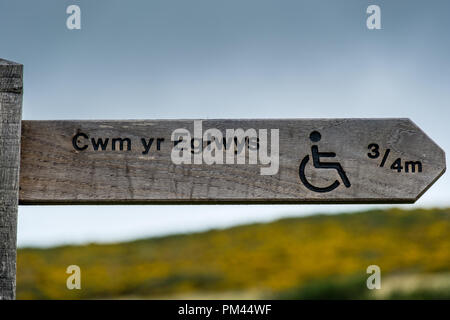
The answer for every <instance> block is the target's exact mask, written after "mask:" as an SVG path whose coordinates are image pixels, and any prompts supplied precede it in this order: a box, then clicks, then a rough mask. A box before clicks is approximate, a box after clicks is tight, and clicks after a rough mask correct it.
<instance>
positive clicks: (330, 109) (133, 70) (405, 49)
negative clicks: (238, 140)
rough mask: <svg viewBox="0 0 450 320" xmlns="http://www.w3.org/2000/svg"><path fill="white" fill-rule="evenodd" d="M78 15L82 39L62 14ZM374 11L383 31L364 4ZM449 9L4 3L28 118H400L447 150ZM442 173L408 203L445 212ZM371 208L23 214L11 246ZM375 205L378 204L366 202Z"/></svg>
mask: <svg viewBox="0 0 450 320" xmlns="http://www.w3.org/2000/svg"><path fill="white" fill-rule="evenodd" d="M71 4H77V5H79V6H80V8H81V19H82V22H81V26H82V29H81V30H68V29H67V28H66V19H67V17H68V15H67V14H66V8H67V7H68V6H69V5H71ZM369 4H377V5H379V6H380V7H381V19H382V20H381V24H382V29H381V30H368V29H367V28H366V18H367V15H366V8H367V7H368V5H369ZM449 12H450V2H448V1H445V0H442V1H439V0H435V1H432V2H428V1H411V0H409V1H407V0H397V1H381V0H373V1H363V0H347V1H332V0H327V1H324V0H321V1H317V0H316V1H313V0H310V1H300V0H295V1H294V0H292V1H291V0H281V1H276V0H246V1H235V0H227V1H224V0H222V1H211V0H190V1H184V0H158V1H156V0H145V1H144V0H142V1H141V0H130V1H126V2H125V1H118V0H96V1H85V0H83V1H80V0H72V1H62V0H42V1H23V0H15V1H7V0H0V36H1V39H2V41H1V44H0V57H2V58H5V59H10V60H14V61H17V62H20V63H23V64H24V66H25V79H24V81H25V94H24V106H23V118H24V119H175V118H192V119H195V118H311V117H313V118H317V117H319V118H320V117H323V118H332V117H408V118H411V119H412V120H413V121H414V122H415V123H417V124H418V125H419V126H420V127H421V128H422V129H423V130H424V131H425V132H426V133H427V134H428V135H429V136H430V137H431V138H432V139H433V140H434V141H435V142H437V143H438V144H439V145H440V146H441V147H442V148H443V149H444V150H450V135H449V134H448V127H449V126H448V121H449V120H450V108H449V101H450V90H449V88H450V62H449V60H448V57H449V56H450V40H449V37H448V32H449V30H450V19H449V18H448V13H449ZM449 190H450V179H449V178H448V177H447V175H444V176H443V177H442V178H441V179H440V180H439V181H438V182H437V183H436V184H435V185H434V186H433V187H432V188H431V189H430V190H429V191H428V192H427V193H426V194H425V195H424V196H423V197H422V198H421V199H420V200H419V201H418V202H417V203H416V204H415V205H406V206H405V207H407V208H412V207H417V206H420V207H423V206H447V205H450V197H449ZM367 207H368V206H356V205H355V206H301V205H289V206H128V207H125V206H114V207H112V206H99V207H93V206H75V207H74V206H71V207H62V206H58V207H20V209H19V233H18V242H19V245H22V246H23V245H54V244H60V243H73V242H77V243H80V242H87V241H116V240H123V239H133V238H135V237H144V236H151V235H160V234H167V233H174V232H189V231H194V230H204V229H208V228H220V227H225V226H230V225H234V224H238V223H247V222H254V221H269V220H273V219H276V218H279V217H284V216H297V215H304V214H312V213H316V212H340V211H346V210H359V209H363V208H367ZM375 207H380V206H375Z"/></svg>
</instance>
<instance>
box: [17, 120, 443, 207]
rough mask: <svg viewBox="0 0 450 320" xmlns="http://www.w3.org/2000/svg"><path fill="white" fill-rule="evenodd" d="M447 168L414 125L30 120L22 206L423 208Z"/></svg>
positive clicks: (22, 176) (386, 122)
mask: <svg viewBox="0 0 450 320" xmlns="http://www.w3.org/2000/svg"><path fill="white" fill-rule="evenodd" d="M444 171H445V154H444V151H443V150H442V149H440V148H439V147H438V146H437V145H436V144H435V143H434V142H433V141H432V140H431V139H430V138H429V137H428V136H427V135H426V134H425V133H423V132H422V131H421V130H420V129H419V128H418V127H417V126H416V125H415V124H414V123H413V122H411V121H410V120H409V119H308V120H303V119H298V120H158V121H153V120H136V121H134V120H130V121H23V122H22V149H21V165H20V203H21V204H65V203H66V204H67V203H74V204H77V203H91V204H98V203H101V204H115V203H124V204H131V203H236V204H239V203H400V202H415V201H416V200H417V199H418V198H419V197H420V196H421V195H422V194H423V193H424V192H425V191H426V190H427V189H428V188H429V187H430V186H431V185H432V184H433V183H434V182H435V181H436V180H437V179H438V178H439V177H440V176H441V175H442V174H443V173H444Z"/></svg>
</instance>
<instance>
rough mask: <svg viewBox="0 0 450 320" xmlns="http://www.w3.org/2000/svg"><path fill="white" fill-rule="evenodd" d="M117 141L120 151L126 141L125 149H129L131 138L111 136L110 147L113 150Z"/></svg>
mask: <svg viewBox="0 0 450 320" xmlns="http://www.w3.org/2000/svg"><path fill="white" fill-rule="evenodd" d="M117 142H119V149H120V151H123V145H124V143H125V142H126V143H127V151H130V150H131V140H130V139H129V138H113V139H112V146H111V149H112V150H113V151H114V150H116V144H117Z"/></svg>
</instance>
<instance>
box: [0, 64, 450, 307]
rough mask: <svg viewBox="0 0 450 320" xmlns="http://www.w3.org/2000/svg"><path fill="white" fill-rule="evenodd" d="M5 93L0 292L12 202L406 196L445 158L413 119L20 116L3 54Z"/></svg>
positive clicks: (4, 290) (18, 81)
mask: <svg viewBox="0 0 450 320" xmlns="http://www.w3.org/2000/svg"><path fill="white" fill-rule="evenodd" d="M0 94H1V100H0V102H1V109H0V110H1V112H0V126H1V127H0V128H1V129H0V134H1V135H0V147H1V149H0V176H1V190H2V195H1V199H2V204H1V207H0V239H1V243H0V245H1V247H0V248H1V256H0V262H1V264H0V266H1V269H0V298H2V299H8V298H14V291H15V254H16V223H17V205H18V204H22V205H29V204H32V205H39V204H43V205H51V204H252V203H260V204H289V203H291V204H294V203H295V204H302V203H318V204H319V203H413V202H415V201H416V200H417V199H418V198H419V197H420V196H421V195H422V194H423V193H424V192H425V191H426V190H427V189H428V188H429V187H430V186H431V185H432V184H433V183H434V182H435V181H436V180H437V179H438V178H439V177H440V176H441V175H442V174H443V173H444V171H445V165H446V164H445V154H444V151H443V150H442V149H440V148H439V147H438V146H437V145H436V144H435V143H434V142H433V141H432V140H431V139H430V138H429V137H428V136H427V135H426V134H425V133H423V132H422V131H421V130H420V129H419V128H418V127H417V126H416V125H415V124H414V123H413V122H412V121H410V120H409V119H306V120H305V119H264V120H262V119H261V120H126V121H112V120H107V121H106V120H105V121H81V120H80V121H72V120H70V121H21V99H22V66H21V65H17V64H14V63H11V62H6V61H1V62H0ZM21 126H22V129H21ZM20 140H21V141H20ZM19 146H21V147H20V149H21V150H19ZM19 168H20V170H19ZM19 172H20V174H19ZM19 176H20V184H19ZM19 185H20V188H19ZM19 189H20V190H19Z"/></svg>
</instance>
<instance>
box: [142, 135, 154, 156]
mask: <svg viewBox="0 0 450 320" xmlns="http://www.w3.org/2000/svg"><path fill="white" fill-rule="evenodd" d="M154 140H155V139H154V138H150V139H148V143H147V142H146V141H145V139H144V138H142V139H141V142H142V145H143V146H144V151H142V154H148V152H149V151H150V148H151V147H152V144H153V141H154Z"/></svg>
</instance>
